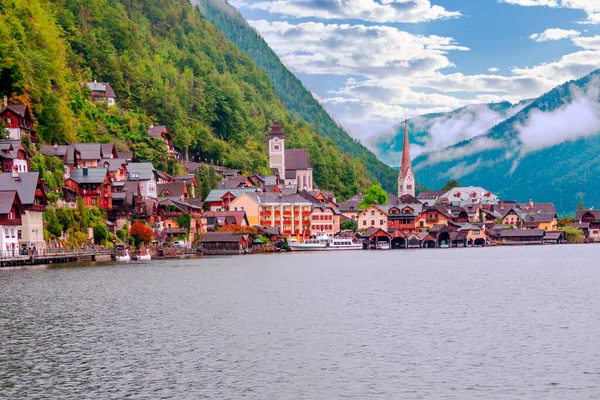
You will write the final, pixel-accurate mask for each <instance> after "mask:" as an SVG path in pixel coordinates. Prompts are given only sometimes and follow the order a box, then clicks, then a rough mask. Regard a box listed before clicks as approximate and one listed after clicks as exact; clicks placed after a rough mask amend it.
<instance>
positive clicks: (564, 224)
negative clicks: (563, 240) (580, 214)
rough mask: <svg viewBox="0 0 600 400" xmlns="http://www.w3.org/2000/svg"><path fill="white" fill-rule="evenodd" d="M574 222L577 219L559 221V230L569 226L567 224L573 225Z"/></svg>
mask: <svg viewBox="0 0 600 400" xmlns="http://www.w3.org/2000/svg"><path fill="white" fill-rule="evenodd" d="M573 222H575V218H572V217H566V218H562V219H559V220H558V226H559V228H562V227H563V226H567V224H572V223H573Z"/></svg>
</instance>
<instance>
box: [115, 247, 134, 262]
mask: <svg viewBox="0 0 600 400" xmlns="http://www.w3.org/2000/svg"><path fill="white" fill-rule="evenodd" d="M117 261H131V256H130V255H129V250H128V249H125V255H124V256H117Z"/></svg>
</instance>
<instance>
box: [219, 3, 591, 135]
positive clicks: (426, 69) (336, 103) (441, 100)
mask: <svg viewBox="0 0 600 400" xmlns="http://www.w3.org/2000/svg"><path fill="white" fill-rule="evenodd" d="M230 3H231V5H233V6H234V7H236V8H237V9H238V10H239V11H240V12H241V13H242V14H243V15H244V17H245V18H246V19H247V20H248V21H249V23H250V24H251V25H252V26H253V27H255V28H256V29H257V30H258V31H259V32H260V33H261V35H262V36H263V37H264V39H265V40H266V41H267V43H268V44H269V45H270V46H271V48H272V49H273V50H274V51H275V52H276V53H277V55H278V56H279V57H280V58H281V60H282V61H283V63H284V64H285V65H286V66H287V67H288V68H289V69H290V70H291V71H292V72H293V73H294V74H295V75H296V76H297V77H298V78H299V79H300V80H301V81H302V82H303V83H304V85H305V86H306V87H307V88H308V89H309V90H310V91H311V92H312V93H313V94H314V96H315V97H316V98H317V99H318V100H319V101H320V102H321V103H322V104H323V105H324V106H325V108H326V109H327V111H328V112H329V113H330V114H331V115H332V116H333V117H334V118H335V119H336V120H337V121H338V122H339V123H340V124H341V125H342V126H344V128H346V130H347V131H348V132H349V133H350V134H351V135H352V136H354V137H356V138H358V139H360V140H361V141H363V142H365V141H368V139H369V138H373V136H376V135H378V134H380V133H382V132H389V131H390V130H391V129H392V127H393V126H394V125H396V124H398V123H399V122H400V121H402V120H403V119H404V118H405V117H407V118H411V117H415V116H417V115H423V114H427V113H432V112H443V111H451V110H454V109H457V108H459V107H462V106H465V105H468V104H480V103H489V102H498V101H503V100H507V101H510V102H513V103H516V102H518V101H520V100H523V99H528V98H535V97H537V96H539V95H541V94H543V93H545V92H547V91H549V90H550V89H552V88H553V87H555V86H557V85H559V84H562V83H564V82H566V81H569V80H571V79H577V78H580V77H582V76H584V75H586V74H588V73H589V72H591V71H593V70H595V69H597V68H600V0H230Z"/></svg>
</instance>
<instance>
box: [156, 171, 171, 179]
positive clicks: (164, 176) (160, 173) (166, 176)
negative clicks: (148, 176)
mask: <svg viewBox="0 0 600 400" xmlns="http://www.w3.org/2000/svg"><path fill="white" fill-rule="evenodd" d="M156 176H157V177H158V179H163V180H165V181H172V180H173V177H172V176H171V175H169V174H167V173H166V172H163V171H156Z"/></svg>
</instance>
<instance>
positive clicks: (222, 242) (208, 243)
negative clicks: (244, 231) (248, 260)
mask: <svg viewBox="0 0 600 400" xmlns="http://www.w3.org/2000/svg"><path fill="white" fill-rule="evenodd" d="M201 246H202V252H203V253H204V254H205V255H230V254H231V255H233V254H246V253H251V252H252V243H251V241H250V237H249V236H248V235H236V234H233V233H232V232H207V233H205V234H204V236H203V237H202V240H201Z"/></svg>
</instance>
